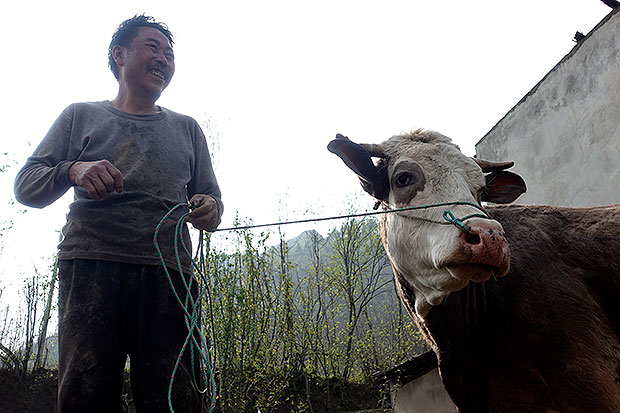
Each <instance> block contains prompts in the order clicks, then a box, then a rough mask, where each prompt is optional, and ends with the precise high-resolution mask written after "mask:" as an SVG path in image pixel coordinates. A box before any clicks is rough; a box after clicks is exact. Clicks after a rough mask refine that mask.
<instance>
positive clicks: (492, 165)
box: [473, 158, 515, 173]
mask: <svg viewBox="0 0 620 413" xmlns="http://www.w3.org/2000/svg"><path fill="white" fill-rule="evenodd" d="M473 160H474V161H475V162H476V163H477V164H478V166H479V167H480V169H482V172H485V173H486V172H493V171H503V170H504V169H508V168H512V167H513V166H514V164H515V163H514V162H492V161H485V160H484V159H478V158H473Z"/></svg>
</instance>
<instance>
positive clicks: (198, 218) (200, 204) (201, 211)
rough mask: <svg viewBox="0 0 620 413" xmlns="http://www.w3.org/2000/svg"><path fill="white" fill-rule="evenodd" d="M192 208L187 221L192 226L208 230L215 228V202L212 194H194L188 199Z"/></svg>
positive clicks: (216, 220) (216, 212)
mask: <svg viewBox="0 0 620 413" xmlns="http://www.w3.org/2000/svg"><path fill="white" fill-rule="evenodd" d="M189 202H190V204H191V205H193V207H194V209H193V210H192V212H190V214H189V216H188V221H189V222H191V223H192V225H193V226H194V228H197V229H201V230H204V231H208V230H211V229H215V227H216V226H217V224H218V218H219V217H218V211H217V203H216V202H215V199H213V197H212V196H209V195H203V194H196V195H194V196H192V199H190V200H189Z"/></svg>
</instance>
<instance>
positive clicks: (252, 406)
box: [0, 218, 423, 412]
mask: <svg viewBox="0 0 620 413" xmlns="http://www.w3.org/2000/svg"><path fill="white" fill-rule="evenodd" d="M214 237H216V236H207V237H206V238H205V241H206V245H207V248H206V250H205V252H206V263H207V266H206V270H205V271H206V272H205V274H203V275H204V277H201V278H202V279H203V283H207V285H206V286H207V288H208V292H209V294H208V297H207V298H208V299H207V300H205V304H204V311H203V320H202V326H203V329H204V331H205V334H206V336H207V338H208V343H209V347H210V351H211V354H212V356H213V359H212V363H214V371H215V380H216V383H217V396H218V398H217V404H216V411H221V412H245V411H256V409H257V408H258V409H260V411H261V412H295V411H299V412H301V411H304V412H306V411H310V412H323V411H352V410H356V409H368V408H375V409H382V408H383V409H387V408H389V395H388V394H387V389H384V387H383V384H382V383H379V382H377V381H376V379H375V378H374V376H373V374H374V373H377V372H380V371H383V370H386V369H388V368H390V367H393V366H394V365H396V364H399V363H400V362H402V361H405V360H408V359H409V358H410V357H412V356H413V355H415V354H417V353H419V352H420V351H422V350H423V348H422V346H423V344H422V343H421V340H420V338H419V334H418V332H417V331H416V329H415V327H414V325H413V323H412V321H411V320H410V318H409V316H408V315H407V314H406V313H405V312H404V311H403V308H402V307H401V305H400V302H399V300H398V298H397V296H396V291H395V286H394V283H393V277H392V275H391V270H390V268H389V262H388V261H387V258H386V256H385V253H384V250H383V247H382V245H381V242H380V239H379V234H378V229H377V223H376V221H375V220H373V219H368V218H367V219H361V220H355V219H349V220H346V221H343V222H342V223H341V224H340V225H339V226H337V227H335V228H334V229H333V230H332V231H331V232H330V233H329V234H328V236H326V237H323V236H322V235H321V234H319V233H318V232H316V231H307V232H304V233H302V234H301V235H300V236H298V237H296V238H294V239H292V240H289V241H286V240H285V239H284V234H283V233H282V232H281V231H278V232H276V233H273V232H272V233H269V232H262V233H260V234H255V233H253V232H251V231H249V230H240V231H235V232H230V233H228V234H224V235H217V237H218V239H217V240H215V239H214ZM273 238H276V239H275V241H274V239H273ZM55 283H56V272H55V266H51V267H50V268H49V269H48V271H47V272H43V273H42V272H39V271H37V270H36V269H35V270H34V271H33V274H32V276H31V277H26V281H25V284H24V286H23V292H22V295H21V304H20V309H19V311H18V314H19V316H18V317H17V318H11V319H9V317H5V320H4V323H3V325H2V326H0V366H1V368H2V369H4V370H5V371H8V372H11V375H12V376H11V377H19V378H21V379H22V380H24V382H25V383H26V382H27V383H31V384H28V386H32V380H33V379H32V378H33V377H39V378H40V377H41V375H42V371H41V370H40V368H41V367H43V366H45V361H46V358H47V357H48V356H47V353H46V347H45V346H44V344H45V343H46V341H49V340H46V338H47V337H48V335H49V334H48V324H47V320H49V318H50V311H51V309H52V304H53V300H52V296H53V294H54V288H55ZM5 311H6V314H8V307H7V308H6V309H5ZM43 375H45V373H43ZM46 377H52V380H53V378H54V377H55V376H54V375H53V373H52V374H51V375H50V374H49V373H47V374H46ZM37 380H39V381H38V382H37V383H39V382H40V379H37Z"/></svg>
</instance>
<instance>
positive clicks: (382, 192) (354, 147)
mask: <svg viewBox="0 0 620 413" xmlns="http://www.w3.org/2000/svg"><path fill="white" fill-rule="evenodd" d="M327 149H328V150H329V151H330V152H332V153H334V154H336V155H338V156H339V157H340V159H342V160H343V161H344V163H345V165H347V166H348V167H349V168H350V169H351V170H352V171H353V172H355V174H357V176H358V177H359V179H360V183H361V184H362V188H364V190H365V191H366V192H368V193H369V194H370V195H372V196H374V197H375V198H377V199H379V200H382V201H384V200H386V199H387V196H388V194H389V183H388V178H387V171H386V168H382V167H381V168H377V166H376V165H375V164H374V163H373V162H372V159H371V156H370V154H369V153H368V151H367V150H366V148H364V146H363V145H360V144H357V143H355V142H352V141H350V140H349V138H347V137H346V136H343V135H341V134H337V135H336V139H334V140H332V141H331V142H330V143H329V144H328V145H327ZM380 163H382V162H380Z"/></svg>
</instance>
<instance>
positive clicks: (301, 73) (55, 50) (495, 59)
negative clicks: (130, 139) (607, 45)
mask: <svg viewBox="0 0 620 413" xmlns="http://www.w3.org/2000/svg"><path fill="white" fill-rule="evenodd" d="M610 11H611V9H610V8H609V7H607V6H605V5H604V4H603V3H602V2H601V1H599V0H521V1H510V2H508V1H497V0H495V1H491V0H487V1H482V0H481V1H476V0H470V1H450V0H443V1H415V0H403V1H390V0H381V1H363V0H361V1H360V0H350V1H338V0H330V1H322V0H313V1H305V2H302V1H293V0H288V1H271V0H268V1H256V0H255V1H234V0H227V1H207V0H204V1H200V2H185V1H180V0H179V1H175V2H171V1H165V2H161V1H153V0H151V1H148V2H147V1H127V0H124V1H111V0H107V1H101V2H89V1H86V2H85V1H62V0H59V1H53V2H51V1H41V2H37V1H34V2H33V1H28V2H26V1H11V2H3V3H2V6H0V15H2V16H3V28H4V42H3V46H2V50H3V57H4V59H3V61H2V65H0V73H1V75H2V80H3V85H2V89H1V90H2V92H1V96H2V97H1V99H0V105H1V109H2V110H1V111H0V113H1V114H2V119H1V122H0V138H1V139H2V150H1V151H0V153H3V152H6V153H7V155H3V158H2V160H3V162H2V164H5V163H9V164H10V165H11V166H10V167H9V168H8V169H7V170H6V171H5V172H4V173H2V174H1V175H0V184H1V185H2V186H1V187H0V188H1V190H2V199H0V208H2V218H1V219H0V221H6V220H13V221H14V222H15V224H14V228H13V229H12V230H11V231H10V232H9V233H8V234H6V235H5V236H3V237H2V239H1V242H2V245H3V249H2V251H1V254H2V256H1V257H0V287H2V286H5V287H7V286H8V287H9V288H11V286H14V285H15V283H16V281H15V280H16V279H18V278H19V277H18V275H19V273H28V272H31V271H32V266H33V265H40V264H37V263H40V260H39V257H41V256H48V257H49V256H51V255H52V254H53V253H54V251H55V245H56V243H57V240H58V233H57V231H58V230H60V228H61V227H62V225H63V223H64V219H65V218H64V214H65V212H66V210H67V205H68V203H69V202H70V200H71V197H72V194H68V195H66V196H65V197H64V198H62V199H61V200H59V201H57V202H56V203H55V204H54V205H52V206H50V207H48V208H46V209H44V210H34V209H27V208H26V212H24V213H21V212H19V211H20V209H23V208H20V207H19V206H16V205H11V204H10V203H11V199H12V197H13V193H12V182H13V179H14V176H15V173H16V172H17V169H18V167H19V166H21V164H23V162H24V161H25V159H26V158H27V157H28V156H29V155H30V154H31V152H32V151H33V150H34V147H36V145H37V144H38V143H39V142H40V140H41V139H42V138H43V136H44V135H45V133H46V132H47V130H48V129H49V127H50V126H51V124H52V122H53V121H54V120H55V119H56V117H57V116H58V115H59V113H60V112H61V111H62V110H63V109H64V108H65V107H66V106H67V105H69V104H70V103H72V102H76V101H96V100H105V99H112V98H114V96H115V95H116V91H117V83H116V81H115V79H114V77H113V75H112V74H111V72H110V71H109V69H108V68H107V47H108V44H109V41H110V38H111V36H112V33H113V32H114V30H115V29H116V27H117V26H118V24H119V23H120V22H121V21H123V20H125V19H127V18H129V17H131V16H133V15H134V14H136V13H138V14H140V13H143V12H144V13H146V14H150V15H153V16H154V17H155V18H156V19H157V20H160V21H163V22H165V23H167V24H168V26H169V27H170V29H171V30H172V32H173V34H174V36H175V40H176V43H175V55H176V74H175V76H174V78H173V80H172V83H171V85H170V86H169V88H168V89H167V90H166V91H165V92H164V94H163V95H162V98H161V99H160V100H159V102H158V103H159V104H160V105H162V106H165V107H168V108H170V109H172V110H175V111H177V112H181V113H185V114H188V115H191V116H193V117H194V118H196V119H197V120H198V122H200V123H201V124H203V125H206V123H207V122H209V125H210V127H208V128H205V129H206V130H205V132H206V133H208V134H211V135H212V136H213V141H214V143H215V145H214V146H213V148H212V151H213V152H214V155H215V157H216V168H217V169H216V173H217V176H218V179H219V181H220V186H221V189H222V193H223V200H224V203H225V205H226V213H225V216H224V222H223V225H224V226H229V225H230V224H231V222H232V219H233V217H234V216H235V214H236V213H238V214H239V215H240V216H241V217H244V218H250V219H252V220H253V221H254V222H255V223H265V222H273V221H278V220H280V219H282V218H290V219H294V218H308V217H310V216H326V215H334V214H338V213H342V212H344V210H345V205H346V202H347V199H350V197H351V196H357V195H358V194H359V193H360V190H359V189H358V188H359V185H358V184H357V182H356V179H355V177H354V176H353V174H352V173H350V172H349V170H348V169H346V167H344V165H343V164H342V162H341V161H340V160H339V159H338V158H337V157H335V156H334V155H332V154H330V153H329V152H327V150H326V149H325V147H326V145H327V143H328V142H329V140H330V139H332V138H333V137H334V136H335V134H336V133H342V134H344V135H347V136H349V137H350V138H351V139H353V140H355V141H358V142H362V141H364V142H380V141H382V140H385V139H387V138H388V137H390V136H391V135H394V134H398V133H400V132H404V131H408V130H410V129H412V128H415V127H425V128H429V129H435V130H438V131H440V132H442V133H443V134H445V135H447V136H449V137H451V138H452V139H453V140H454V141H455V142H456V143H457V144H458V145H459V146H460V147H461V149H462V150H463V152H465V153H466V154H468V155H473V154H474V152H475V149H474V145H475V143H476V142H477V141H478V140H479V139H480V138H482V137H483V136H484V134H485V133H486V132H488V131H489V130H490V129H491V128H492V127H493V126H494V125H495V123H496V122H497V121H499V120H500V119H501V118H502V117H503V116H504V115H505V114H506V112H508V111H509V110H510V109H511V108H512V107H513V106H514V105H515V104H516V103H517V102H518V101H519V100H520V99H521V98H522V97H523V96H524V95H525V94H526V93H527V92H528V91H529V90H530V89H531V88H532V87H533V86H534V85H535V84H536V83H537V82H538V81H539V80H540V79H542V78H543V76H544V75H545V74H546V73H547V72H548V71H549V70H551V69H552V68H553V66H555V64H557V63H558V62H559V61H560V59H561V58H562V57H563V56H565V55H566V54H567V53H568V52H569V51H570V50H571V49H572V47H573V46H574V45H575V43H574V42H573V41H572V38H573V35H574V33H575V31H577V30H579V31H581V32H583V33H585V34H587V33H588V32H589V31H590V30H591V29H592V28H593V27H594V26H595V25H596V24H597V23H598V22H599V21H600V20H601V19H603V18H604V17H605V15H606V14H608V13H609V12H610ZM352 194H353V195H352ZM372 203H373V202H372V200H371V199H370V197H363V196H360V208H361V209H370V208H371V206H372ZM329 225H332V224H329ZM311 227H313V226H297V227H295V228H293V227H292V226H291V227H288V228H287V229H286V232H287V235H288V236H294V235H296V234H297V233H299V232H300V231H302V230H305V229H309V228H311ZM316 227H317V228H319V229H322V230H323V231H324V230H325V228H327V227H328V226H327V225H323V226H318V225H317V226H316ZM323 231H322V232H323Z"/></svg>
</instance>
